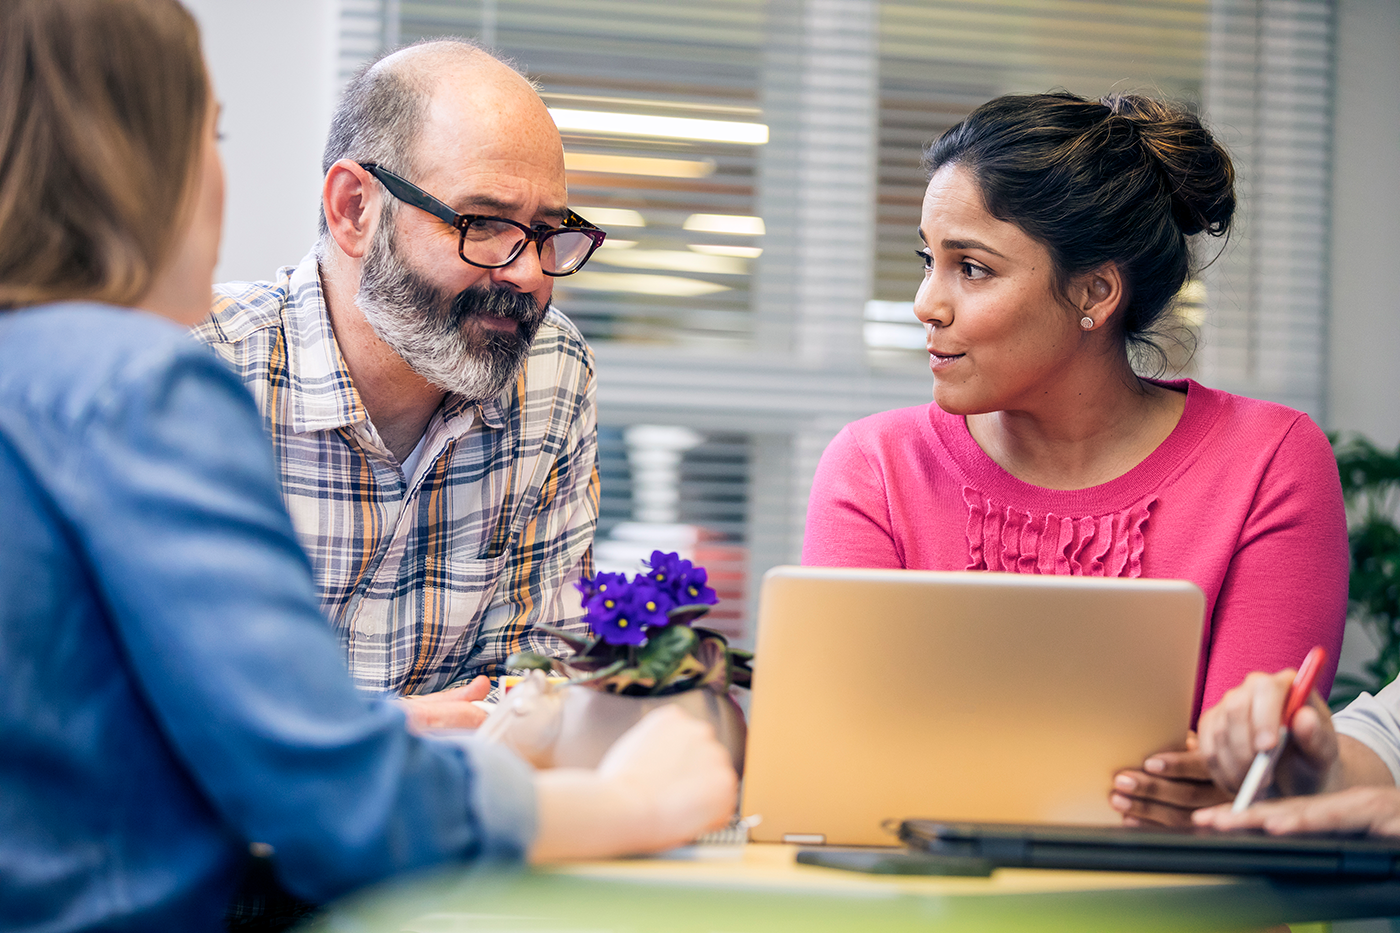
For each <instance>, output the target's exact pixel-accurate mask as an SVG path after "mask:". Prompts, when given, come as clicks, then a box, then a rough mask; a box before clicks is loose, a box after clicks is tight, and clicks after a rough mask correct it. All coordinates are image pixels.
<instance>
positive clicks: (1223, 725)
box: [1192, 663, 1400, 835]
mask: <svg viewBox="0 0 1400 933" xmlns="http://www.w3.org/2000/svg"><path fill="white" fill-rule="evenodd" d="M1304 667H1306V663H1305V664H1304ZM1295 676H1296V672H1295V671H1293V670H1292V669H1289V670H1284V671H1279V672H1278V673H1277V674H1262V673H1255V674H1250V675H1249V676H1248V677H1247V678H1245V681H1244V683H1242V684H1241V685H1240V686H1238V687H1236V688H1235V689H1234V690H1231V691H1230V692H1229V693H1227V694H1226V695H1225V696H1224V697H1223V698H1222V699H1221V701H1220V702H1219V703H1218V704H1217V705H1216V706H1214V707H1213V708H1211V709H1210V710H1207V711H1206V713H1205V714H1204V715H1202V716H1201V721H1200V741H1201V750H1202V752H1203V753H1204V755H1205V758H1206V762H1207V766H1208V767H1209V769H1210V772H1211V775H1212V776H1213V777H1214V778H1215V780H1216V782H1217V783H1218V784H1219V785H1220V787H1222V788H1223V789H1226V790H1230V791H1235V790H1237V789H1239V788H1240V786H1241V784H1242V783H1244V782H1245V780H1246V775H1247V774H1248V772H1249V770H1250V768H1251V766H1252V765H1253V763H1254V760H1255V758H1256V757H1257V756H1259V755H1260V754H1261V753H1267V752H1270V751H1272V750H1273V749H1274V748H1275V747H1276V746H1277V744H1278V742H1279V741H1280V738H1281V730H1280V726H1282V725H1283V724H1284V723H1283V722H1282V720H1283V717H1284V713H1285V708H1286V706H1287V700H1288V694H1289V691H1290V689H1291V688H1292V687H1293V685H1294V683H1295ZM1288 726H1289V732H1288V743H1287V745H1286V747H1285V748H1284V750H1283V752H1282V753H1281V754H1280V755H1278V756H1277V761H1276V762H1274V767H1273V773H1272V781H1273V786H1274V787H1275V788H1276V789H1277V790H1278V791H1279V792H1280V793H1282V794H1283V795H1285V796H1284V798H1283V799H1279V800H1269V801H1265V802H1263V803H1257V804H1254V805H1253V806H1241V807H1240V808H1239V809H1236V808H1235V807H1232V806H1230V805H1222V806H1216V807H1210V808H1208V809H1204V810H1198V811H1196V812H1195V813H1194V814H1192V822H1194V823H1196V824H1197V825H1199V826H1211V827H1214V828H1216V829H1227V830H1228V829H1246V828H1248V829H1263V830H1265V831H1267V832H1270V833H1297V832H1339V831H1340V832H1356V831H1364V832H1369V833H1372V834H1380V835H1400V790H1397V789H1396V787H1395V783H1394V779H1393V778H1392V776H1391V774H1390V769H1389V768H1387V767H1386V765H1385V763H1384V762H1382V761H1381V759H1380V758H1379V757H1378V756H1377V755H1376V754H1375V752H1373V751H1371V749H1370V748H1368V747H1367V746H1366V745H1364V744H1363V743H1361V742H1358V741H1357V740H1356V739H1353V738H1351V737H1349V736H1344V735H1338V734H1337V732H1336V730H1335V729H1334V728H1333V727H1332V714H1331V712H1330V711H1329V710H1328V709H1327V704H1326V703H1324V702H1323V700H1322V697H1321V696H1319V695H1318V693H1317V691H1315V690H1312V689H1311V687H1310V686H1309V688H1308V691H1307V700H1306V703H1304V704H1303V705H1301V706H1300V707H1299V708H1298V709H1297V712H1295V713H1294V715H1293V716H1292V718H1291V720H1290V722H1289V723H1288ZM1367 785H1371V786H1367ZM1240 803H1241V804H1244V803H1248V801H1240Z"/></svg>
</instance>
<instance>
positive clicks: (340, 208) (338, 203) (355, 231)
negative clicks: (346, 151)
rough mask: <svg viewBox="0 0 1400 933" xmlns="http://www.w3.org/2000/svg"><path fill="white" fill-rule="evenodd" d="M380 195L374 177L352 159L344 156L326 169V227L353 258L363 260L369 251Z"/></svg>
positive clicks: (323, 191) (323, 190) (323, 204)
mask: <svg viewBox="0 0 1400 933" xmlns="http://www.w3.org/2000/svg"><path fill="white" fill-rule="evenodd" d="M381 194H382V192H381V191H380V188H379V183H378V182H377V181H375V180H374V176H372V175H370V173H369V172H366V171H365V170H364V169H362V168H360V165H359V163H357V162H353V161H351V160H350V159H341V160H340V161H339V162H337V163H335V164H334V165H332V166H331V168H330V171H328V172H326V179H325V182H324V183H323V184H322V185H321V209H322V210H324V211H325V212H326V226H327V227H328V228H329V230H330V234H331V238H332V239H334V240H335V242H336V245H337V246H339V247H340V249H341V252H343V253H345V255H347V256H349V257H351V258H352V259H361V258H363V257H364V255H365V253H367V252H368V251H369V246H370V241H371V240H373V239H374V231H375V228H376V227H377V226H378V224H379V199H380V197H381Z"/></svg>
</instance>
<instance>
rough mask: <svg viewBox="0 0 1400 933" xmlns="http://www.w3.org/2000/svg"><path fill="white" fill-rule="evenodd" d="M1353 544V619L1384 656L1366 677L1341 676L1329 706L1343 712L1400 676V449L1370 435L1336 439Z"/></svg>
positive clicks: (1334, 446)
mask: <svg viewBox="0 0 1400 933" xmlns="http://www.w3.org/2000/svg"><path fill="white" fill-rule="evenodd" d="M1332 449H1333V450H1334V451H1335V452H1336V455H1337V470H1338V472H1340V474H1341V477H1342V495H1343V496H1344V497H1345V499H1346V504H1347V524H1348V528H1349V530H1348V534H1347V537H1348V540H1349V543H1350V545H1351V580H1350V584H1349V589H1348V597H1349V601H1350V610H1349V617H1350V618H1351V619H1353V620H1355V621H1356V622H1359V623H1360V624H1361V626H1362V628H1363V629H1364V630H1365V631H1366V634H1367V635H1368V636H1370V638H1371V641H1372V642H1374V643H1375V646H1376V648H1377V650H1378V653H1377V655H1376V657H1375V659H1374V660H1372V661H1370V662H1368V663H1367V664H1366V665H1365V667H1364V669H1363V670H1364V674H1363V676H1360V677H1358V676H1355V675H1351V674H1340V675H1338V677H1337V682H1336V683H1335V684H1334V685H1333V687H1332V696H1331V697H1330V698H1329V702H1330V703H1331V704H1332V707H1333V709H1339V708H1341V707H1342V706H1344V705H1346V704H1347V703H1349V702H1351V701H1352V700H1353V699H1355V698H1356V696H1357V694H1359V693H1361V692H1362V691H1363V690H1365V691H1368V692H1370V693H1375V692H1376V691H1378V690H1379V689H1380V688H1381V687H1384V686H1385V685H1386V684H1388V683H1390V682H1391V681H1392V680H1394V679H1395V677H1396V675H1397V674H1400V528H1397V527H1396V524H1395V516H1396V507H1397V505H1400V498H1397V490H1400V448H1397V449H1396V450H1395V451H1386V450H1381V449H1380V448H1378V447H1376V446H1375V445H1374V444H1372V443H1371V442H1370V441H1368V440H1366V439H1365V438H1364V437H1352V438H1350V439H1348V440H1346V441H1339V440H1338V438H1337V437H1335V436H1334V437H1333V438H1332Z"/></svg>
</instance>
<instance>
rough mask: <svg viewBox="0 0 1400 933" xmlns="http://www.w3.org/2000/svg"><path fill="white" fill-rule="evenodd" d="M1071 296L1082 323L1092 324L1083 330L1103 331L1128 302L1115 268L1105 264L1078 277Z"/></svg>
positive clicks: (1112, 265) (1120, 276)
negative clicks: (1089, 322)
mask: <svg viewBox="0 0 1400 933" xmlns="http://www.w3.org/2000/svg"><path fill="white" fill-rule="evenodd" d="M1071 294H1072V295H1073V297H1074V299H1075V305H1076V307H1077V309H1078V311H1079V314H1080V315H1081V317H1080V320H1081V322H1082V321H1088V320H1092V321H1093V324H1092V325H1084V328H1085V330H1102V329H1103V326H1104V325H1105V324H1107V323H1108V322H1109V321H1110V320H1111V319H1112V318H1113V316H1114V315H1115V314H1117V313H1118V311H1119V309H1120V308H1121V307H1122V305H1123V304H1124V303H1125V302H1126V301H1127V298H1128V289H1127V283H1126V282H1124V281H1123V273H1122V272H1121V271H1120V270H1119V268H1118V265H1117V264H1116V263H1112V262H1106V263H1104V264H1103V265H1102V266H1100V267H1099V268H1097V269H1094V270H1093V271H1091V272H1086V273H1084V274H1083V275H1081V276H1080V277H1079V279H1078V280H1077V281H1076V282H1075V287H1074V289H1073V291H1072V293H1071Z"/></svg>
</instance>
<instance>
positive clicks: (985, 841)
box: [899, 820, 1400, 878]
mask: <svg viewBox="0 0 1400 933" xmlns="http://www.w3.org/2000/svg"><path fill="white" fill-rule="evenodd" d="M899 838H900V839H901V840H903V841H904V842H905V843H907V844H908V845H909V846H911V847H912V848H915V849H918V850H920V851H922V852H927V853H930V854H932V855H936V856H941V857H946V858H955V859H972V860H979V861H984V862H986V863H990V864H991V865H993V866H996V867H1008V868H1064V869H1074V870H1086V869H1087V870H1107V871H1167V872H1193V873H1221V874H1232V875H1258V874H1263V875H1292V876H1309V875H1311V876H1321V877H1333V878H1337V877H1370V878H1382V877H1393V876H1395V875H1396V874H1397V867H1400V840H1396V839H1370V838H1366V837H1361V836H1337V835H1308V836H1267V835H1264V834H1262V833H1255V832H1229V833H1222V832H1216V831H1213V830H1208V829H1199V828H1196V829H1189V828H1181V829H1169V828H1163V827H1153V828H1147V827H1132V826H1045V825H1038V826H1032V825H1017V824H1010V823H946V822H941V821H936V820H908V821H906V822H904V823H903V824H901V825H900V828H899Z"/></svg>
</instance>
